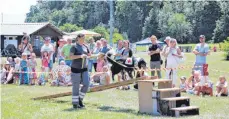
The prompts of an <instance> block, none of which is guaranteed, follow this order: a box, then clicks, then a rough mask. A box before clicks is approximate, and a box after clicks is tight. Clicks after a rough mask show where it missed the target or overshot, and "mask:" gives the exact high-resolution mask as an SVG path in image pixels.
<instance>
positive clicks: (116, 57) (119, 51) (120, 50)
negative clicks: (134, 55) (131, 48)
mask: <svg viewBox="0 0 229 119" xmlns="http://www.w3.org/2000/svg"><path fill="white" fill-rule="evenodd" d="M123 50H124V48H121V49H118V48H117V49H116V53H117V54H122V52H123ZM114 59H115V60H120V59H122V56H115V58H114Z"/></svg>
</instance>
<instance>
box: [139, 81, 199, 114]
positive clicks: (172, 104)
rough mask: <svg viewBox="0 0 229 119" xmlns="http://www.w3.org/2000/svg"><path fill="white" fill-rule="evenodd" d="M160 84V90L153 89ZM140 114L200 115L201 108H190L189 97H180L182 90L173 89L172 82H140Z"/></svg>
mask: <svg viewBox="0 0 229 119" xmlns="http://www.w3.org/2000/svg"><path fill="white" fill-rule="evenodd" d="M153 83H154V84H155V83H158V88H155V87H153ZM138 89H139V90H138V95H139V112H141V113H148V114H153V115H167V116H177V117H178V116H181V115H198V114H199V108H198V107H196V106H190V99H189V98H188V97H180V89H179V88H172V80H168V79H155V80H141V81H138Z"/></svg>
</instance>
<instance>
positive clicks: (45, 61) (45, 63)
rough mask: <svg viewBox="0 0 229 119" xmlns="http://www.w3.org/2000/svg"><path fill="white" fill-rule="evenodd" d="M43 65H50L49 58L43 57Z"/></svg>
mask: <svg viewBox="0 0 229 119" xmlns="http://www.w3.org/2000/svg"><path fill="white" fill-rule="evenodd" d="M42 66H44V67H49V61H48V58H43V59H42Z"/></svg>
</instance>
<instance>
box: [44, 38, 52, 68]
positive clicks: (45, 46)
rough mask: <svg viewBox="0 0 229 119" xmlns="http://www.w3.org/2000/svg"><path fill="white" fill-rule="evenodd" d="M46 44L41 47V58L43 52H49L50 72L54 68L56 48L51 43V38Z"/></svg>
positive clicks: (46, 40)
mask: <svg viewBox="0 0 229 119" xmlns="http://www.w3.org/2000/svg"><path fill="white" fill-rule="evenodd" d="M44 40H45V43H44V45H43V46H42V47H41V58H42V56H43V52H45V51H46V52H48V56H49V58H48V59H49V63H48V66H49V71H51V70H52V67H53V53H54V51H55V50H54V47H53V45H52V44H51V43H50V42H51V38H50V37H46V38H45V39H44Z"/></svg>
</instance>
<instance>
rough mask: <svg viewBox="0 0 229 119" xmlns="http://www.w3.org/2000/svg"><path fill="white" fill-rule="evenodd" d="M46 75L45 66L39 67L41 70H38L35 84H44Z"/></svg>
mask: <svg viewBox="0 0 229 119" xmlns="http://www.w3.org/2000/svg"><path fill="white" fill-rule="evenodd" d="M46 78H47V76H46V73H45V67H43V66H42V67H41V72H40V75H39V78H38V81H37V84H38V85H45V80H47V79H46Z"/></svg>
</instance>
